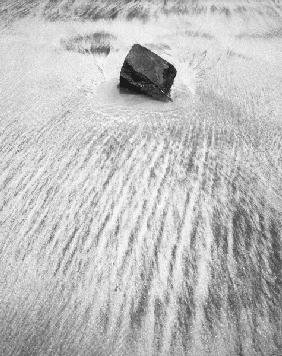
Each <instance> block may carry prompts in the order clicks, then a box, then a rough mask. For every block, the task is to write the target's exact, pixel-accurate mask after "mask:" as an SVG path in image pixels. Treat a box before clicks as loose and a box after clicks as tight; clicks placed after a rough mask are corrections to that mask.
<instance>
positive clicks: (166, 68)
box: [120, 44, 176, 101]
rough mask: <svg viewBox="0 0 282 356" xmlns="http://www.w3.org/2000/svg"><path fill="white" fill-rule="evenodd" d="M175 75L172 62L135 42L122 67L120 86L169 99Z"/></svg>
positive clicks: (163, 99) (158, 98)
mask: <svg viewBox="0 0 282 356" xmlns="http://www.w3.org/2000/svg"><path fill="white" fill-rule="evenodd" d="M175 76H176V69H175V68H174V66H173V65H172V64H170V63H168V62H167V61H165V60H164V59H162V58H161V57H159V56H158V55H157V54H155V53H153V52H152V51H150V50H149V49H147V48H145V47H143V46H140V45H139V44H135V45H133V46H132V48H131V50H130V51H129V53H128V55H127V56H126V58H125V61H124V63H123V66H122V68H121V72H120V88H122V89H129V90H130V91H134V92H137V93H143V94H146V95H149V96H151V97H153V98H154V99H157V100H161V101H169V100H171V98H170V96H169V94H170V88H171V86H172V84H173V81H174V78H175Z"/></svg>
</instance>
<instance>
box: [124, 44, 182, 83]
mask: <svg viewBox="0 0 282 356" xmlns="http://www.w3.org/2000/svg"><path fill="white" fill-rule="evenodd" d="M126 61H127V62H128V64H130V65H132V66H134V69H135V70H137V69H138V70H139V71H140V72H142V73H143V74H144V75H145V76H146V77H147V78H148V79H149V80H151V81H152V82H154V83H158V84H159V85H160V86H165V85H166V82H167V77H166V76H165V74H167V73H168V72H175V75H176V70H175V68H174V67H173V66H172V65H171V64H170V63H168V62H167V61H165V60H164V59H163V58H161V57H160V56H158V55H157V54H155V53H153V52H152V51H150V50H149V49H147V48H146V47H143V46H141V45H138V44H135V45H133V47H132V48H131V50H130V51H129V53H128V55H127V56H126Z"/></svg>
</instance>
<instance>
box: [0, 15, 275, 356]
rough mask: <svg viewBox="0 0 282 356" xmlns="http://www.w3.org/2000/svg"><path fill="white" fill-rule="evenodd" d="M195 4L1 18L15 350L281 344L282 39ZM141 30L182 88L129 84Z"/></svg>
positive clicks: (3, 299)
mask: <svg viewBox="0 0 282 356" xmlns="http://www.w3.org/2000/svg"><path fill="white" fill-rule="evenodd" d="M190 20H191V21H192V25H193V26H192V28H191V24H189V22H188V21H187V19H185V18H178V19H177V18H173V19H171V20H170V22H169V23H168V24H167V23H166V20H163V21H161V20H160V21H159V22H156V23H155V22H152V23H149V24H146V25H144V24H143V25H142V24H140V23H135V22H132V23H125V22H122V21H120V22H118V21H117V22H112V23H110V24H108V23H104V22H98V23H94V24H91V23H84V24H81V23H77V22H76V23H75V22H73V23H70V22H66V23H44V22H43V21H38V20H37V21H35V20H23V21H21V22H18V23H15V24H14V25H12V26H10V27H8V28H6V29H5V30H3V31H2V32H1V34H0V354H1V355H5V356H8V355H13V356H14V355H40V356H41V355H44V356H45V355H46V356H47V355H66V356H69V355H95V356H96V355H97V356H98V355H101V356H102V355H103V356H104V355H144V356H145V355H176V356H178V355H195V356H198V355H246V356H250V355H267V356H268V355H269V356H278V355H280V353H281V347H282V344H281V340H282V329H281V327H282V325H281V320H282V315H281V314H282V313H281V301H282V298H281V297H282V296H281V291H282V286H281V283H282V271H281V259H282V255H281V247H282V246H281V245H282V242H281V238H282V235H281V231H282V195H281V192H282V178H281V177H282V121H281V112H282V110H281V108H282V65H281V60H280V58H281V55H282V46H281V37H279V36H276V37H274V38H271V39H269V38H263V37H261V38H253V37H250V38H248V37H247V38H246V36H245V37H244V36H241V37H240V36H239V34H240V33H241V34H242V33H244V31H246V30H248V31H250V27H251V26H252V22H250V23H249V22H247V25H246V24H245V25H244V26H245V27H243V21H242V22H241V21H235V20H234V21H233V22H232V21H231V20H230V19H229V20H227V19H222V18H216V19H215V20H214V22H213V20H212V18H211V19H209V23H208V25H207V24H206V25H205V24H203V23H204V22H203V21H204V20H203V19H202V18H201V21H199V20H197V18H192V19H190ZM191 21H190V22H191ZM193 21H194V22H193ZM266 22H267V21H266ZM196 25H197V26H198V27H195V26H196ZM172 26H174V27H172ZM205 26H209V27H208V28H205ZM240 26H242V29H241V27H240ZM264 26H265V27H264V28H265V31H266V30H268V27H267V26H269V23H268V24H267V25H266V24H264ZM172 28H173V29H174V30H172ZM223 29H225V30H226V31H223ZM97 30H104V31H107V32H110V33H113V34H114V35H115V36H116V40H115V41H113V43H112V51H111V53H110V55H109V56H108V57H107V58H106V57H101V56H92V55H84V54H79V53H75V52H68V51H65V50H64V49H63V48H62V46H61V43H62V39H66V38H70V37H71V36H73V35H75V34H77V33H82V34H83V33H86V32H91V31H97ZM191 31H192V32H191ZM197 31H198V32H197ZM129 33H130V35H129ZM195 33H196V34H195ZM197 33H198V34H197ZM199 33H202V34H203V33H208V34H209V36H208V37H207V36H203V35H199ZM134 42H140V43H143V44H147V45H148V46H149V47H151V48H152V49H154V50H155V51H157V52H158V53H159V54H161V55H163V56H164V57H165V58H167V59H168V60H170V61H171V62H173V63H174V64H175V66H176V68H177V69H178V78H177V80H176V83H175V86H174V89H173V93H172V95H173V99H174V101H173V103H167V104H163V103H158V102H156V101H153V100H151V99H149V98H146V97H143V96H136V95H128V94H121V93H119V92H118V89H117V87H116V84H117V81H118V71H119V68H120V65H121V63H122V60H123V58H124V56H125V54H126V52H127V50H128V48H129V47H130V46H131V44H132V43H134ZM205 50H206V52H204V51H205Z"/></svg>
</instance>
